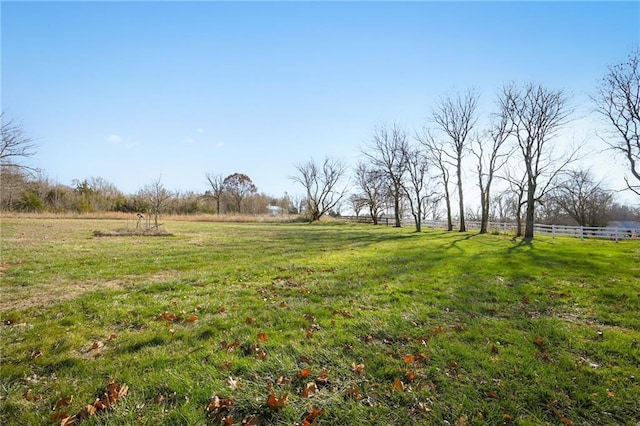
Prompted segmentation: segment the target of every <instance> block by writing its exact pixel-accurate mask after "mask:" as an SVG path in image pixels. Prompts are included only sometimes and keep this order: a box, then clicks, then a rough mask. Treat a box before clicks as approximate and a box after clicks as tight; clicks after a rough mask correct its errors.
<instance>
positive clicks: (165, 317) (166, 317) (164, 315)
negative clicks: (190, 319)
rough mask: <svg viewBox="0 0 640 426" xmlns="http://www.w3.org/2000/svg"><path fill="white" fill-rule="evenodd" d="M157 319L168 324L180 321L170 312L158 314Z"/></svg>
mask: <svg viewBox="0 0 640 426" xmlns="http://www.w3.org/2000/svg"><path fill="white" fill-rule="evenodd" d="M158 319H160V320H163V321H166V322H168V323H171V322H178V321H180V317H179V316H177V315H176V314H174V313H172V312H164V313H162V314H160V316H158Z"/></svg>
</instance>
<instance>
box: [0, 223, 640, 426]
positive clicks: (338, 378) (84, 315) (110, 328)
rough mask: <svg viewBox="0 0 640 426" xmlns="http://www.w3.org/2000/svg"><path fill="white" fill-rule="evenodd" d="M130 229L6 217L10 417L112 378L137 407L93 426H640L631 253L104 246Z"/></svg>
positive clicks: (404, 237) (299, 236) (3, 395)
mask: <svg viewBox="0 0 640 426" xmlns="http://www.w3.org/2000/svg"><path fill="white" fill-rule="evenodd" d="M122 227H123V221H115V220H81V219H76V220H71V219H66V220H63V219H27V218H3V219H2V259H1V261H0V263H1V264H2V266H1V269H0V271H1V272H0V273H1V275H0V278H1V284H0V289H1V296H2V297H1V298H0V309H1V312H0V315H1V319H2V321H3V325H2V326H0V338H1V344H2V346H1V352H0V361H1V366H0V368H1V369H0V373H1V379H0V423H1V424H3V425H5V424H6V425H13V424H15V425H24V424H30V425H31V424H33V425H37V424H54V423H55V422H54V421H52V420H50V416H51V415H52V413H54V410H52V408H53V406H54V405H55V404H56V402H57V401H58V400H60V398H63V397H68V396H73V400H72V402H71V404H70V405H69V406H66V407H60V408H58V409H57V410H55V411H62V410H64V411H66V412H68V413H69V414H74V413H77V412H79V411H80V410H81V409H82V408H83V407H84V406H86V405H87V404H91V403H93V402H94V400H95V398H96V397H99V396H100V395H101V393H102V392H104V389H105V386H106V385H107V383H109V382H110V381H111V380H115V381H117V382H118V383H125V384H127V385H128V386H129V393H128V395H127V396H126V397H124V398H122V399H121V400H120V401H118V402H117V403H116V404H115V405H114V407H113V408H112V409H110V410H106V411H104V412H102V413H100V414H99V415H97V416H92V417H91V418H89V419H87V420H85V421H83V422H82V424H87V425H92V424H93V425H98V424H100V425H116V424H120V425H126V424H147V425H156V424H175V425H184V424H207V423H209V424H219V421H220V418H221V417H222V414H221V415H220V416H218V418H217V419H215V418H212V419H207V413H206V410H205V409H206V407H207V405H208V404H209V402H210V400H211V397H212V395H218V396H219V397H220V399H225V398H228V397H231V398H233V401H232V402H231V403H230V406H229V407H228V408H227V409H226V410H219V411H220V412H221V413H223V412H224V413H223V414H226V415H229V416H233V418H234V424H240V423H241V422H242V420H243V419H245V418H248V417H249V416H254V418H256V419H259V422H260V424H263V425H268V424H283V425H291V424H295V423H298V424H300V423H302V421H303V419H304V418H305V416H306V415H307V410H308V409H309V406H310V405H311V406H312V407H313V408H314V409H322V410H323V411H322V414H320V415H319V416H317V417H315V418H314V419H313V421H314V424H318V425H322V424H325V425H336V424H354V425H357V424H381V425H392V424H394V425H409V424H442V423H443V421H444V420H447V421H449V422H450V423H451V424H452V425H454V424H459V425H465V424H478V425H482V424H491V425H493V424H522V425H537V424H574V425H580V424H602V425H617V424H627V425H636V422H637V421H638V420H639V419H640V405H639V404H638V401H639V400H640V367H639V366H640V343H638V340H640V278H639V277H640V244H639V243H638V242H637V241H621V242H619V243H614V242H611V241H601V240H577V239H569V238H556V239H551V238H546V237H539V238H536V240H535V241H534V242H533V243H531V244H524V243H522V242H521V241H514V240H512V239H511V238H510V237H509V236H503V235H476V234H474V233H446V232H442V231H439V230H427V231H425V232H423V233H422V234H416V233H414V232H412V230H411V229H409V228H406V229H404V228H403V229H394V228H387V227H373V226H370V225H350V224H328V223H322V224H313V225H308V224H233V223H197V222H178V221H172V222H165V227H166V228H167V231H169V232H171V233H172V234H173V236H169V237H141V236H128V237H118V236H115V237H94V236H93V231H94V230H101V231H110V230H114V229H120V228H122ZM165 313H167V314H173V315H174V316H175V317H179V319H177V320H175V319H174V317H173V316H171V315H165V319H163V318H162V315H163V314H165ZM190 317H191V320H193V319H195V317H197V321H189V320H188V319H189V318H190ZM110 336H111V338H109V337H110ZM261 337H262V338H261ZM265 338H266V340H265ZM96 342H98V343H96ZM94 343H95V344H96V346H97V347H95V348H94V349H92V347H94ZM102 344H104V346H101V345H102ZM305 369H308V375H307V376H306V377H301V372H303V371H306V370H305ZM309 383H312V387H315V389H317V392H316V393H313V392H312V395H310V397H304V396H302V395H301V394H302V391H303V389H304V388H305V387H306V386H309V385H308V384H309ZM271 391H273V392H274V393H275V395H276V396H278V397H280V396H282V395H283V394H288V399H287V401H286V403H285V404H284V405H283V407H282V408H272V407H270V406H269V404H268V403H267V400H268V397H269V395H270V392H271ZM211 417H215V416H213V415H212V416H211ZM216 422H217V423H216ZM58 423H59V421H58Z"/></svg>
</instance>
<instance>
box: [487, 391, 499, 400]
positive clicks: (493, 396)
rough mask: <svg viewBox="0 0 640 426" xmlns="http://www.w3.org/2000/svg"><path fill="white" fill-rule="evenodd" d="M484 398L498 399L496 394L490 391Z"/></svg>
mask: <svg viewBox="0 0 640 426" xmlns="http://www.w3.org/2000/svg"><path fill="white" fill-rule="evenodd" d="M486 397H487V398H497V397H498V392H496V391H493V390H491V391H489V392H487V394H486Z"/></svg>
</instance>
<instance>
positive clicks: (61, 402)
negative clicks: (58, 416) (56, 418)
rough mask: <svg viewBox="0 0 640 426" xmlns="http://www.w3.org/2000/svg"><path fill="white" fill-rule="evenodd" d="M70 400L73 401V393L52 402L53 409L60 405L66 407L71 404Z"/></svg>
mask: <svg viewBox="0 0 640 426" xmlns="http://www.w3.org/2000/svg"><path fill="white" fill-rule="evenodd" d="M72 401H73V395H70V396H65V397H63V398H60V399H58V400H57V401H56V403H55V404H53V409H54V410H57V409H58V408H60V407H66V406H67V405H69V404H71V402H72Z"/></svg>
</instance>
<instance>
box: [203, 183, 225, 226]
mask: <svg viewBox="0 0 640 426" xmlns="http://www.w3.org/2000/svg"><path fill="white" fill-rule="evenodd" d="M206 176H207V182H208V183H209V186H210V187H211V190H210V191H207V192H206V194H205V197H207V198H211V199H213V200H214V201H215V203H216V214H217V215H218V216H220V200H221V199H222V193H223V191H224V178H223V177H222V175H221V174H218V175H215V174H213V173H207V175H206Z"/></svg>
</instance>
